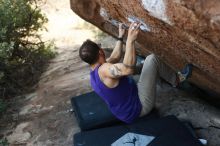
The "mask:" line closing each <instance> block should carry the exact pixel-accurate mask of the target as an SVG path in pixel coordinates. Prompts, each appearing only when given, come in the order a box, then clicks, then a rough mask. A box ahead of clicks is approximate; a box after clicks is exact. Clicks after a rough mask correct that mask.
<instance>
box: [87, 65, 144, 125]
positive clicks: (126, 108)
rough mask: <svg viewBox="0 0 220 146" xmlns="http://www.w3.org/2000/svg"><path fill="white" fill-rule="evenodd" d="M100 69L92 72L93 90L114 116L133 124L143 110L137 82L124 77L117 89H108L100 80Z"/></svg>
mask: <svg viewBox="0 0 220 146" xmlns="http://www.w3.org/2000/svg"><path fill="white" fill-rule="evenodd" d="M99 67H100V66H98V67H96V68H95V69H94V70H93V71H91V72H90V82H91V86H92V88H93V89H94V90H95V92H96V93H97V94H98V95H99V96H100V97H101V98H102V99H103V100H104V101H105V103H106V104H107V105H108V107H109V109H110V110H111V112H112V113H113V115H115V116H116V117H117V118H118V119H120V120H122V121H124V122H126V123H131V122H132V121H133V120H134V119H135V118H137V117H138V116H139V115H140V112H141V108H142V105H141V103H140V99H139V97H138V89H137V86H136V84H135V82H134V81H133V79H132V78H130V77H122V78H120V81H119V84H118V86H117V87H115V88H108V87H107V86H105V84H104V83H103V82H102V81H101V80H100V78H99V75H98V68H99Z"/></svg>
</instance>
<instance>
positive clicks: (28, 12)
mask: <svg viewBox="0 0 220 146" xmlns="http://www.w3.org/2000/svg"><path fill="white" fill-rule="evenodd" d="M0 16H1V17H0V98H2V97H5V96H13V95H16V94H20V93H22V92H23V91H26V90H28V89H30V87H31V86H32V85H34V84H35V83H37V81H38V79H39V76H40V73H42V71H43V68H44V66H45V63H46V62H47V61H48V60H49V59H50V58H52V57H54V53H53V51H52V50H51V44H50V43H45V42H43V41H42V40H41V37H40V35H39V34H38V33H37V32H38V31H40V30H44V29H45V28H44V27H43V24H44V23H46V22H47V21H48V20H47V18H46V17H45V16H44V15H43V14H42V13H41V10H40V9H39V8H38V7H37V4H36V1H35V0H0Z"/></svg>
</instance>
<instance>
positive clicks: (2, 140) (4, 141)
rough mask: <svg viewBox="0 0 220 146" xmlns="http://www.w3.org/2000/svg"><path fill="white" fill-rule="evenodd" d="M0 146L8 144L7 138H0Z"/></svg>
mask: <svg viewBox="0 0 220 146" xmlns="http://www.w3.org/2000/svg"><path fill="white" fill-rule="evenodd" d="M0 146H9V143H8V140H7V139H6V138H4V139H0Z"/></svg>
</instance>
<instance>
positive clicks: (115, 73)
mask: <svg viewBox="0 0 220 146" xmlns="http://www.w3.org/2000/svg"><path fill="white" fill-rule="evenodd" d="M140 25H141V24H140V23H132V24H131V25H130V27H129V30H128V37H127V41H126V48H125V55H124V59H123V62H122V63H119V60H120V58H121V56H122V47H123V44H122V38H123V36H124V34H125V29H124V28H123V27H122V24H120V25H119V37H118V41H117V43H116V46H115V48H114V49H113V52H112V54H111V55H110V57H109V58H108V59H106V58H105V54H104V51H103V49H102V48H100V47H99V46H98V45H97V44H96V43H94V42H92V41H90V40H87V41H85V42H84V43H83V44H82V46H81V47H80V49H79V55H80V58H81V59H82V60H83V61H85V62H87V63H88V64H89V65H90V68H91V72H90V81H91V86H92V88H93V89H94V90H95V92H96V93H97V94H98V95H99V96H100V97H101V98H102V99H103V100H104V101H105V102H106V104H107V105H108V107H109V109H110V110H111V112H112V113H113V114H114V115H115V116H116V117H117V118H118V119H120V120H121V121H124V122H126V123H131V122H133V121H134V119H136V118H138V117H141V116H143V115H146V114H148V113H149V112H150V111H151V110H152V108H153V107H154V104H155V98H156V95H155V94H156V81H157V79H158V78H159V77H161V78H163V79H164V80H166V81H167V82H169V83H170V84H171V85H173V86H177V85H178V84H179V83H180V82H182V81H183V80H186V79H187V78H188V77H189V75H190V74H191V66H190V65H188V66H186V67H185V68H184V71H182V72H179V73H175V72H174V71H173V70H172V69H171V68H170V67H169V66H167V65H166V64H164V63H163V62H162V61H161V60H160V59H159V58H158V57H157V56H155V55H154V54H151V55H149V56H147V57H146V59H145V61H144V64H143V68H142V71H141V74H140V79H139V81H138V83H137V84H136V83H135V82H134V81H133V80H132V79H131V78H130V77H128V76H129V75H132V74H133V73H134V69H135V65H136V54H135V47H134V43H135V40H136V38H137V36H138V32H139V27H140ZM97 106H98V105H97Z"/></svg>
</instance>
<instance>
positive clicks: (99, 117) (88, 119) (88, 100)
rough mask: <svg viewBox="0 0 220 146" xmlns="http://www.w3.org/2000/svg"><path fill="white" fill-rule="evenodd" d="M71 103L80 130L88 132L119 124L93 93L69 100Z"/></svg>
mask: <svg viewBox="0 0 220 146" xmlns="http://www.w3.org/2000/svg"><path fill="white" fill-rule="evenodd" d="M71 103H72V106H73V109H74V112H75V116H76V119H77V121H78V124H79V127H80V128H81V130H89V129H94V128H100V127H105V126H109V125H112V124H114V123H117V122H119V120H117V119H116V118H115V117H114V115H113V114H112V113H111V112H110V110H109V109H108V107H107V105H106V104H105V103H104V101H103V100H102V99H101V97H99V96H98V95H97V94H96V93H95V92H90V93H86V94H82V95H79V96H76V97H73V98H71Z"/></svg>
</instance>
